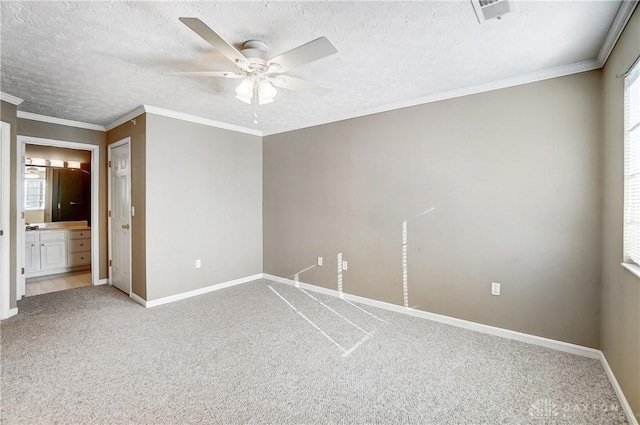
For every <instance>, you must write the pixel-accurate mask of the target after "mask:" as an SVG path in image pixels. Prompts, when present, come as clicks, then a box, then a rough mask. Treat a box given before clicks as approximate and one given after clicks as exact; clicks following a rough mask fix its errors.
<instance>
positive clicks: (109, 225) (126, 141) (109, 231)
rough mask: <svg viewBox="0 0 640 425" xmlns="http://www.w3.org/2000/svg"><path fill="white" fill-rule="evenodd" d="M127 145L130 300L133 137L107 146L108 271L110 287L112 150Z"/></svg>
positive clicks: (130, 284) (131, 283) (130, 281)
mask: <svg viewBox="0 0 640 425" xmlns="http://www.w3.org/2000/svg"><path fill="white" fill-rule="evenodd" d="M123 145H127V155H128V156H129V298H131V297H132V296H133V275H132V274H131V271H132V269H133V263H132V261H131V241H132V237H131V235H132V234H133V223H132V221H133V220H131V217H133V214H131V212H132V209H131V205H132V200H131V168H132V167H131V137H125V138H124V139H121V140H118V141H117V142H114V143H111V144H109V145H108V146H107V158H108V162H107V164H108V165H107V211H108V213H107V241H108V242H109V247H108V252H109V262H108V263H107V267H108V268H107V270H108V272H109V285H112V282H111V277H112V276H113V270H112V269H111V259H112V258H113V255H112V253H113V238H112V237H111V227H112V226H111V214H110V213H111V150H112V149H114V148H118V147H120V146H123Z"/></svg>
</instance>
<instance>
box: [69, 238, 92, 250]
mask: <svg viewBox="0 0 640 425" xmlns="http://www.w3.org/2000/svg"><path fill="white" fill-rule="evenodd" d="M85 251H87V252H88V251H91V239H72V240H70V241H69V252H70V253H74V252H85Z"/></svg>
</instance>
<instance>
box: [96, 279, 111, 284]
mask: <svg viewBox="0 0 640 425" xmlns="http://www.w3.org/2000/svg"><path fill="white" fill-rule="evenodd" d="M107 283H109V279H98V283H96V285H106V284H107Z"/></svg>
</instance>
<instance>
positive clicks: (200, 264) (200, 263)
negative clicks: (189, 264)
mask: <svg viewBox="0 0 640 425" xmlns="http://www.w3.org/2000/svg"><path fill="white" fill-rule="evenodd" d="M200 267H202V260H200V259H199V258H198V259H197V260H196V269H199V268H200Z"/></svg>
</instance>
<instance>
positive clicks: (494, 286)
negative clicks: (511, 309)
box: [491, 282, 500, 295]
mask: <svg viewBox="0 0 640 425" xmlns="http://www.w3.org/2000/svg"><path fill="white" fill-rule="evenodd" d="M491 295H500V284H499V283H497V282H491Z"/></svg>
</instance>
